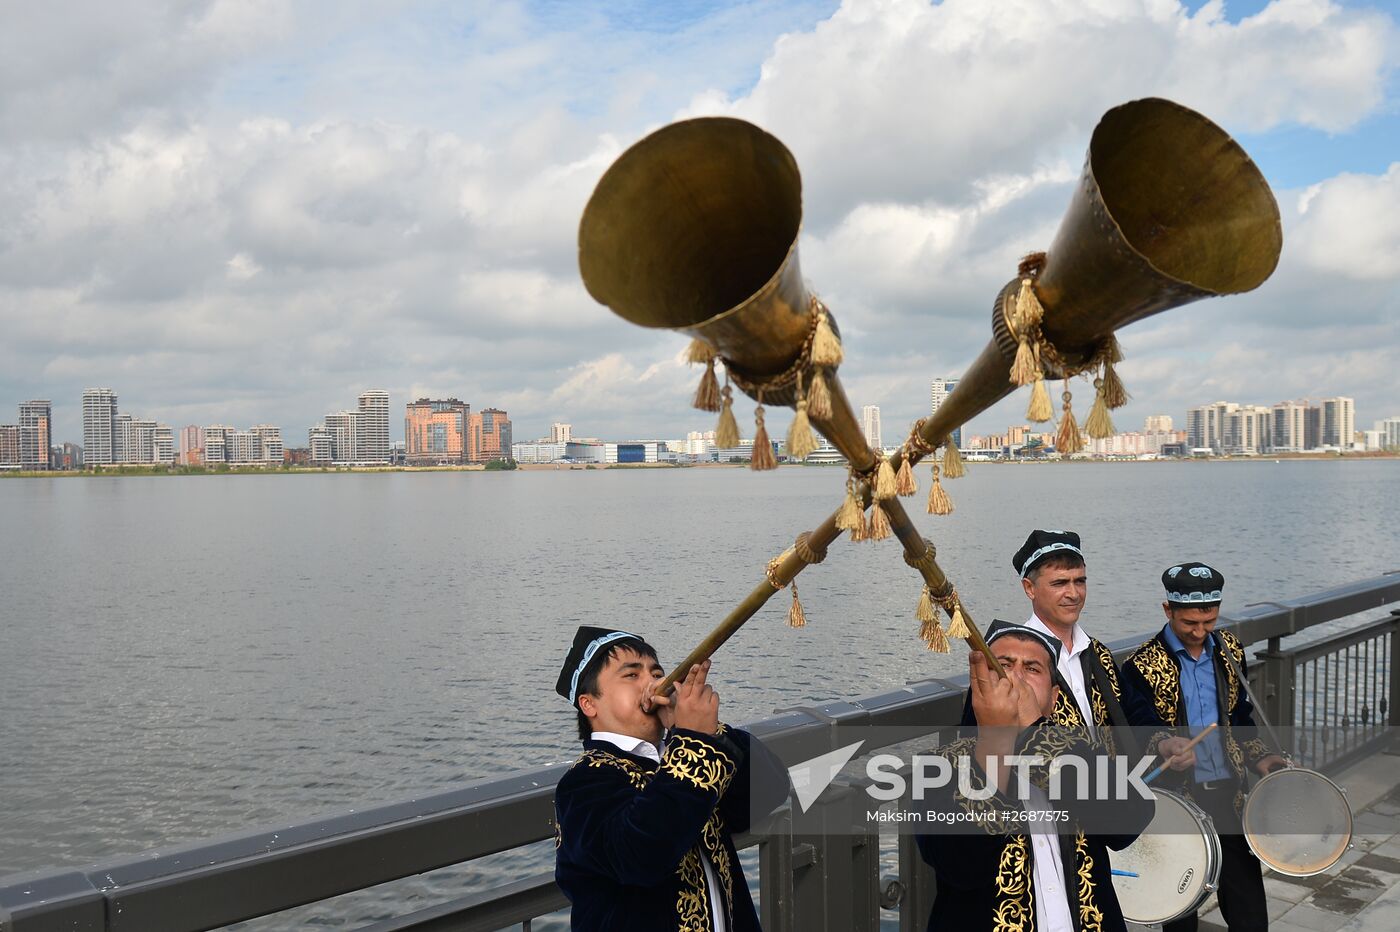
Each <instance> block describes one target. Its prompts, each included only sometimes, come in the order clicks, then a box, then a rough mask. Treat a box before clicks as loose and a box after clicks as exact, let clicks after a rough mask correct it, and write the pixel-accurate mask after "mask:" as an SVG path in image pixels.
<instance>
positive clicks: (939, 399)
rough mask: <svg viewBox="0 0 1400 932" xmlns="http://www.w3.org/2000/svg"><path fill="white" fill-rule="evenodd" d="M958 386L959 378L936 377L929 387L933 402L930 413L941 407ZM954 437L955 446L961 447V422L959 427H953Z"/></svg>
mask: <svg viewBox="0 0 1400 932" xmlns="http://www.w3.org/2000/svg"><path fill="white" fill-rule="evenodd" d="M957 387H958V380H957V379H934V380H933V382H932V383H931V385H930V389H929V396H930V401H931V402H932V407H931V408H930V409H929V412H930V413H933V412H935V411H937V410H938V409H939V407H941V406H942V404H943V402H944V401H946V400H947V399H948V396H949V395H951V394H952V393H953V389H955V388H957ZM952 437H953V446H955V447H961V446H962V425H961V424H959V425H958V426H957V427H955V428H953V431H952Z"/></svg>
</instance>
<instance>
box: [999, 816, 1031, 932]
mask: <svg viewBox="0 0 1400 932" xmlns="http://www.w3.org/2000/svg"><path fill="white" fill-rule="evenodd" d="M1029 861H1030V854H1029V848H1028V846H1027V844H1026V836H1025V835H1013V836H1012V837H1011V838H1009V839H1007V842H1006V846H1005V847H1003V848H1002V849H1001V857H1000V859H998V861H997V898H996V908H995V911H994V912H993V914H992V928H993V929H994V930H996V932H1024V930H1026V929H1034V928H1035V892H1034V890H1033V889H1032V885H1031V882H1030V863H1029Z"/></svg>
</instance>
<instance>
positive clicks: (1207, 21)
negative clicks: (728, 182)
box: [0, 0, 1400, 445]
mask: <svg viewBox="0 0 1400 932" xmlns="http://www.w3.org/2000/svg"><path fill="white" fill-rule="evenodd" d="M84 11H85V12H84V15H83V16H77V15H74V12H73V10H72V9H69V8H67V7H65V6H64V5H63V4H54V5H45V6H43V7H31V8H27V9H26V11H25V13H24V15H22V16H20V15H17V14H16V13H14V12H8V13H4V14H0V17H3V21H0V86H3V87H4V88H6V93H5V94H4V95H3V97H0V218H4V219H0V331H3V332H4V334H5V339H4V340H0V421H7V420H8V416H7V415H6V414H5V412H6V411H7V410H9V411H13V406H14V405H15V404H17V403H18V402H20V401H23V400H26V399H28V398H31V397H48V398H51V399H52V400H53V401H54V404H55V415H56V421H57V423H56V436H57V437H58V438H59V439H72V438H76V437H77V435H78V433H79V431H80V425H79V419H78V399H79V397H80V394H81V392H82V390H83V388H85V387H89V386H98V385H101V386H109V387H112V388H113V389H115V390H116V391H117V392H118V394H119V396H120V397H121V406H122V409H123V410H126V411H129V412H131V413H133V414H137V415H142V416H148V417H154V418H157V419H160V420H163V421H166V422H168V423H171V424H172V425H174V426H181V425H183V424H186V423H197V424H207V423H215V422H222V423H230V424H235V425H250V424H253V423H264V422H270V423H274V424H278V425H280V426H282V428H283V431H284V435H285V436H286V438H287V440H288V443H289V445H295V444H297V443H300V442H302V441H303V440H304V437H305V431H306V429H307V427H309V426H310V425H311V424H312V423H314V422H316V421H317V420H318V419H319V418H320V417H321V415H323V414H325V413H327V412H329V411H334V410H339V409H340V408H343V407H346V406H350V405H353V402H354V398H355V396H356V395H357V394H358V393H359V392H360V391H363V390H365V389H368V388H386V389H388V390H389V391H390V393H391V397H392V404H393V406H394V408H395V409H398V408H399V406H400V405H401V404H402V403H404V402H406V401H408V400H410V398H411V397H414V396H418V395H423V394H427V395H433V396H447V395H453V396H456V397H459V398H463V399H464V400H467V401H469V402H470V403H472V404H474V405H476V406H477V407H485V406H487V405H496V406H498V407H503V408H506V409H507V410H509V411H510V413H511V415H512V417H513V419H514V420H515V422H516V425H517V429H516V436H517V437H518V438H528V437H533V436H537V435H540V434H542V433H546V432H547V429H548V425H549V423H550V422H551V421H554V420H566V421H570V422H572V423H573V424H574V425H575V432H576V433H578V434H583V435H595V436H604V437H610V438H624V437H656V436H660V437H679V436H683V435H684V434H685V432H686V431H689V430H702V429H708V428H709V426H710V425H709V424H708V423H707V422H708V417H707V416H705V415H701V414H699V413H698V412H694V411H692V410H690V409H689V408H688V407H687V404H686V403H687V401H688V399H689V395H690V391H691V387H692V385H693V381H694V378H695V374H694V373H693V372H690V371H688V370H687V369H686V368H685V367H684V366H683V365H682V364H681V363H680V362H679V360H678V356H679V354H680V352H681V350H682V349H683V347H684V345H685V340H684V339H683V338H681V337H679V336H677V335H673V334H667V333H657V332H650V331H642V330H638V329H637V328H633V327H630V326H628V325H626V324H624V323H623V322H622V321H621V320H619V319H617V318H615V317H614V316H613V315H611V314H610V313H609V312H608V311H607V310H606V309H604V308H602V307H599V306H598V305H596V304H594V303H593V302H592V301H591V300H590V299H589V298H588V296H587V294H586V293H585V292H584V291H583V289H582V286H581V284H580V282H579V279H578V274H577V267H576V263H575V255H574V252H575V245H574V236H575V231H576V228H577V222H578V217H579V214H580V212H581V210H582V207H583V204H584V202H585V201H586V199H587V196H588V193H589V192H590V191H591V189H592V186H593V184H594V183H595V182H596V181H597V179H598V177H599V176H601V174H602V173H603V171H604V170H605V169H606V168H607V166H608V164H609V163H610V162H611V161H612V159H614V158H615V157H616V156H617V155H618V154H619V153H620V152H621V150H622V149H623V148H625V147H626V146H627V145H629V144H630V143H631V142H633V141H635V140H636V139H638V138H640V137H641V136H642V135H644V134H645V133H647V132H648V131H650V130H652V129H655V128H657V127H659V126H660V125H663V124H665V123H667V122H669V121H671V120H674V119H680V118H684V117H688V116H695V115H701V114H714V113H723V114H729V115H734V116H739V117H742V118H744V119H749V120H751V121H753V122H755V123H758V124H759V125H761V126H764V127H765V128H766V129H768V130H769V131H771V132H773V133H774V134H776V135H777V136H778V137H779V138H780V139H782V140H783V141H784V142H785V143H786V144H787V145H788V147H789V148H790V149H792V151H793V153H794V155H795V156H796V158H797V159H798V162H799V165H800V166H801V169H802V172H803V180H804V206H805V212H806V216H805V222H804V228H803V239H802V243H801V249H802V256H803V268H804V271H805V274H806V275H807V277H808V279H809V283H810V284H811V286H812V287H813V288H814V289H815V290H816V291H817V292H818V293H819V294H821V295H822V296H823V297H824V299H826V300H827V301H828V303H830V304H831V306H832V307H833V310H834V312H835V313H836V315H837V317H838V318H839V320H840V321H841V324H842V329H843V333H844V334H845V335H846V339H847V344H848V346H847V358H848V361H847V363H846V365H845V366H844V367H843V369H842V377H843V380H844V382H845V384H846V386H847V389H848V391H849V393H850V395H851V396H852V400H853V402H854V403H855V404H857V405H860V404H866V403H874V404H879V405H881V407H882V408H883V410H884V420H885V423H886V424H887V425H899V424H905V423H907V422H908V421H910V420H912V419H913V418H915V417H918V416H920V415H921V414H923V413H924V408H925V406H926V404H927V397H928V379H929V378H930V377H932V376H935V375H956V374H958V373H960V372H961V370H962V368H963V367H965V366H966V365H967V363H968V362H969V361H970V360H971V359H972V358H973V357H974V356H975V354H976V353H977V352H978V351H979V350H980V348H981V346H982V345H983V344H984V343H985V341H986V339H987V337H988V331H987V329H986V322H985V321H986V307H987V304H988V303H989V302H990V299H991V296H992V295H993V294H994V293H995V291H996V289H997V288H998V287H999V286H1000V284H1001V283H1002V281H1004V280H1005V279H1006V278H1007V277H1009V275H1010V274H1011V273H1012V272H1013V271H1014V266H1015V259H1016V257H1017V256H1019V254H1020V253H1022V252H1024V251H1027V250H1028V249H1032V248H1043V247H1044V246H1045V245H1048V242H1049V240H1050V239H1051V238H1052V236H1053V233H1054V229H1055V226H1056V224H1057V223H1058V219H1059V217H1060V215H1061V214H1062V213H1063V210H1064V206H1065V204H1066V202H1067V200H1068V195H1069V191H1070V190H1071V188H1072V186H1073V184H1074V181H1075V177H1076V176H1077V173H1078V170H1079V166H1080V164H1081V163H1082V160H1083V154H1084V149H1085V146H1086V145H1087V140H1088V135H1089V132H1090V131H1091V130H1092V128H1093V125H1094V123H1095V121H1096V120H1097V119H1098V117H1099V115H1101V114H1102V113H1103V112H1104V111H1105V110H1107V109H1108V108H1109V107H1111V106H1113V105H1115V104H1117V103H1120V102H1122V101H1124V100H1128V99H1132V98H1134V97H1140V96H1146V95H1158V96H1166V97H1170V98H1172V99H1175V100H1178V101H1180V102H1182V103H1184V104H1186V105H1187V106H1191V107H1194V108H1196V109H1198V110H1200V111H1201V112H1202V113H1204V114H1205V115H1207V116H1209V117H1210V118H1211V119H1213V120H1215V121H1216V122H1217V123H1219V124H1220V125H1222V126H1223V127H1225V128H1226V129H1227V130H1228V131H1229V132H1231V133H1232V134H1233V135H1234V136H1235V137H1236V138H1237V139H1238V140H1239V141H1240V143H1241V144H1242V145H1243V146H1244V147H1245V149H1246V150H1247V151H1248V152H1249V153H1250V154H1251V155H1252V156H1253V158H1254V159H1255V161H1256V162H1257V164H1258V165H1259V166H1260V168H1261V169H1262V171H1263V172H1264V174H1265V176H1266V177H1267V178H1268V180H1269V182H1270V184H1271V185H1272V187H1273V189H1274V191H1275V194H1276V196H1277V197H1278V200H1279V205H1280V210H1281V213H1282V216H1283V221H1284V227H1285V249H1284V255H1283V258H1282V260H1281V262H1280V266H1279V269H1278V271H1277V272H1276V273H1275V275H1274V277H1273V278H1272V279H1271V280H1270V281H1269V282H1268V283H1266V284H1265V286H1263V287H1262V288H1260V289H1259V290H1258V291H1257V292H1254V293H1251V294H1249V295H1244V296H1240V297H1236V298H1228V299H1219V300H1215V301H1210V302H1204V303H1202V304H1198V305H1192V306H1191V307H1188V308H1183V309H1180V310H1177V311H1172V312H1169V313H1167V314H1163V315H1161V316H1160V317H1158V318H1153V319H1151V320H1149V321H1146V322H1143V323H1141V324H1138V325H1134V326H1133V327H1131V328H1128V329H1127V330H1125V331H1124V332H1123V333H1122V334H1120V337H1121V339H1122V342H1123V345H1124V348H1125V351H1126V353H1127V356H1128V359H1127V362H1125V364H1124V366H1123V367H1122V372H1123V375H1124V378H1125V380H1126V381H1127V382H1128V387H1129V390H1130V391H1131V392H1132V393H1133V395H1134V401H1133V403H1132V404H1131V405H1130V406H1129V407H1128V408H1126V409H1124V410H1123V411H1121V412H1119V416H1118V418H1117V420H1118V423H1119V426H1120V428H1123V429H1129V428H1133V427H1138V426H1140V425H1141V421H1142V418H1143V417H1145V416H1146V415H1148V414H1155V413H1168V414H1172V415H1173V416H1174V417H1176V418H1177V419H1178V421H1180V420H1182V419H1183V418H1184V414H1185V409H1186V408H1187V407H1188V406H1190V405H1194V404H1199V403H1204V402H1207V401H1213V400H1217V399H1224V400H1234V401H1241V402H1255V403H1264V404H1268V403H1273V402H1276V401H1280V400H1283V399H1286V398H1297V397H1312V398H1315V399H1316V398H1321V397H1326V396H1331V395H1338V394H1341V395H1349V396H1352V397H1355V398H1356V399H1357V413H1358V426H1362V427H1365V426H1369V425H1370V422H1371V421H1372V420H1375V419H1377V418H1380V417H1386V416H1391V415H1395V414H1400V375H1397V370H1396V367H1395V366H1394V365H1393V364H1392V363H1391V362H1390V360H1389V354H1388V353H1387V352H1386V351H1385V348H1386V347H1393V346H1395V345H1397V343H1400V333H1398V332H1397V324H1396V323H1395V321H1396V316H1397V311H1400V307H1397V294H1400V287H1398V286H1400V226H1398V224H1400V221H1397V220H1396V219H1395V218H1397V217H1400V169H1397V168H1395V167H1393V166H1395V165H1396V163H1397V161H1400V155H1397V152H1400V146H1398V145H1397V143H1400V73H1397V69H1396V67H1395V65H1396V62H1397V61H1400V58H1397V51H1400V49H1397V45H1398V44H1400V39H1397V36H1400V29H1397V24H1396V20H1397V10H1396V9H1395V5H1394V4H1393V3H1383V4H1368V3H1360V2H1351V0H1348V2H1345V3H1335V2H1328V0H1274V2H1272V3H1265V2H1260V0H1252V2H1249V3H1242V2H1235V3H1229V4H1226V5H1224V6H1223V8H1222V7H1220V6H1217V5H1208V4H1202V3H1198V2H1190V3H1185V4H1178V3H1175V2H1173V0H1098V2H1095V3H1087V2H1075V0H1006V2H1000V3H986V2H983V0H946V2H943V3H941V4H936V5H933V4H928V3H926V2H923V0H848V2H846V3H844V4H841V3H833V2H785V3H784V2H778V3H762V2H753V3H742V4H702V3H669V4H658V3H648V2H641V0H635V2H625V3H606V4H604V3H575V2H562V0H559V2H535V3H519V2H517V3H498V2H491V3H487V2H481V3H466V4H462V3H445V2H442V3H429V2H402V0H401V2H373V0H363V2H339V3H331V2H308V3H304V4H296V5H288V4H281V3H272V2H266V3H248V2H240V3H234V2H227V0H200V2H179V3H177V2H173V0H172V2H157V0H140V2H137V0H131V2H115V0H114V2H111V3H107V4H103V5H101V6H100V7H98V8H96V9H94V8H91V7H84ZM1081 391H1082V392H1083V393H1084V397H1086V398H1087V397H1088V392H1087V390H1085V389H1083V388H1081ZM1023 405H1024V399H1012V400H1009V401H1007V402H1003V403H1002V404H1000V405H998V406H996V407H995V408H993V409H992V410H990V411H989V412H987V413H986V414H985V415H983V416H982V417H980V418H978V419H977V420H976V421H974V423H973V425H971V429H972V431H973V432H977V431H995V430H1000V429H1002V428H1004V427H1005V426H1006V425H1007V424H1008V423H1012V422H1019V420H1020V408H1021V406H1023ZM782 418H783V416H782V415H781V414H774V415H771V416H770V423H775V422H776V424H777V426H778V429H779V431H780V432H781V430H782V429H783V426H784V425H783V420H782ZM741 420H742V418H741ZM901 430H902V428H901Z"/></svg>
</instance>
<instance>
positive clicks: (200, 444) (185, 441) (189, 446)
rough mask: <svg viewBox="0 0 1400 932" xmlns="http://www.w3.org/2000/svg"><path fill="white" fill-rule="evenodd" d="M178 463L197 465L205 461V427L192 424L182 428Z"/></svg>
mask: <svg viewBox="0 0 1400 932" xmlns="http://www.w3.org/2000/svg"><path fill="white" fill-rule="evenodd" d="M177 452H178V458H177V459H176V462H177V463H181V464H183V465H185V466H196V465H198V464H200V463H203V462H204V428H203V427H198V426H196V425H194V424H191V425H190V426H188V427H182V428H180V435H179V445H178V448H177Z"/></svg>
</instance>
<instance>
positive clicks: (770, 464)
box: [749, 391, 778, 472]
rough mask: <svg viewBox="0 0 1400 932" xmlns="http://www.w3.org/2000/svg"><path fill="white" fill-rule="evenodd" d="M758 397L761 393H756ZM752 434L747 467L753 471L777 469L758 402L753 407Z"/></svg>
mask: <svg viewBox="0 0 1400 932" xmlns="http://www.w3.org/2000/svg"><path fill="white" fill-rule="evenodd" d="M758 396H759V398H762V397H763V393H762V392H761V391H760V392H759V393H758ZM753 420H754V428H755V430H754V435H753V459H751V460H750V461H749V468H750V469H752V470H754V471H755V472H761V471H763V470H766V469H777V468H778V461H777V460H776V459H774V457H773V444H772V442H771V441H770V440H769V439H768V428H767V427H765V426H764V424H763V405H762V404H760V405H759V406H758V407H757V408H754V409H753Z"/></svg>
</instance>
